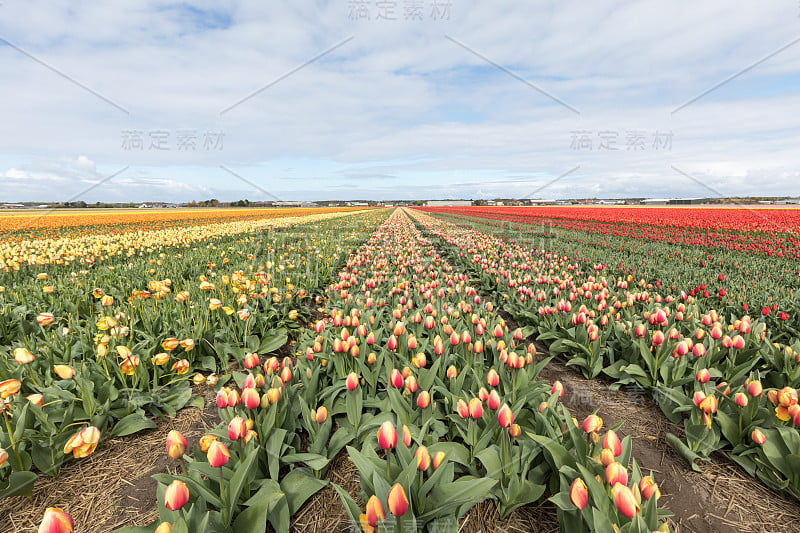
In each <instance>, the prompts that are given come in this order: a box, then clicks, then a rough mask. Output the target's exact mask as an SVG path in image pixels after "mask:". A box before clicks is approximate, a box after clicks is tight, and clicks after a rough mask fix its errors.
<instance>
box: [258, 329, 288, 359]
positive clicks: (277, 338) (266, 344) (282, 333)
mask: <svg viewBox="0 0 800 533" xmlns="http://www.w3.org/2000/svg"><path fill="white" fill-rule="evenodd" d="M288 340H289V335H288V333H287V331H286V330H285V329H283V328H279V329H277V330H275V331H274V332H273V333H272V335H270V336H268V337H264V338H263V339H262V340H261V344H260V345H259V347H258V350H257V351H258V353H259V354H265V353H270V352H274V351H275V350H277V349H278V348H280V347H281V346H283V345H284V344H286V342H287V341H288Z"/></svg>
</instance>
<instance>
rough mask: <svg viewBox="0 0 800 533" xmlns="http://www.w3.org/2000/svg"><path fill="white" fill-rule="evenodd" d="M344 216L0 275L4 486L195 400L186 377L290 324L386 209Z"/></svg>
mask: <svg viewBox="0 0 800 533" xmlns="http://www.w3.org/2000/svg"><path fill="white" fill-rule="evenodd" d="M339 216H341V215H339V214H327V215H324V214H323V215H313V216H310V217H300V218H292V217H288V218H286V219H284V220H283V221H281V222H280V223H277V222H273V223H272V224H274V226H273V227H272V229H271V230H270V231H268V232H255V233H247V234H244V235H242V234H238V233H237V234H235V235H231V234H230V227H229V226H228V224H229V223H224V224H223V225H221V226H220V227H219V228H217V229H218V230H219V231H218V232H216V233H215V232H211V233H209V234H208V235H206V234H205V233H203V235H205V236H206V237H207V238H206V239H205V240H203V241H201V242H195V243H193V244H191V246H189V247H184V246H183V245H180V246H177V247H174V246H173V247H169V246H168V244H170V243H169V242H167V243H163V246H162V247H160V248H157V249H152V250H150V251H149V253H146V254H145V253H144V252H142V256H141V257H139V252H137V254H136V257H133V256H130V257H116V258H108V259H107V260H106V261H104V262H103V263H102V264H100V263H97V264H94V265H91V264H87V263H84V267H85V268H84V269H83V270H81V271H79V272H74V271H73V270H72V268H73V267H72V266H70V265H67V264H64V265H57V264H51V265H46V266H42V267H38V268H39V270H38V274H35V275H25V276H21V275H20V273H19V272H16V273H15V272H12V273H7V274H5V275H4V276H5V277H4V278H3V282H4V283H6V285H4V286H3V290H2V291H1V292H0V343H2V345H0V401H1V402H2V408H1V409H0V411H1V414H2V417H3V428H2V431H0V498H2V497H8V496H14V495H18V494H31V491H32V490H33V485H34V482H35V480H36V478H37V473H36V472H34V471H33V469H34V467H35V468H36V469H38V471H39V472H41V473H45V474H49V475H52V476H57V475H58V473H59V471H60V467H61V465H62V463H63V462H64V461H65V460H66V459H67V458H68V456H67V454H71V455H72V456H73V457H74V458H82V457H86V456H87V455H89V454H90V453H92V452H93V451H94V449H95V447H96V446H97V445H98V443H99V442H100V441H101V440H102V439H103V438H109V437H115V436H123V435H129V434H132V433H136V432H137V431H140V430H142V429H146V428H152V427H155V422H154V421H153V417H161V418H169V417H172V416H174V415H175V413H176V411H177V410H178V409H180V408H182V407H184V406H186V405H198V406H202V399H201V398H196V399H192V397H191V396H192V392H191V386H190V385H191V381H192V380H194V382H195V383H199V382H202V381H203V380H205V379H208V381H209V383H210V384H214V383H216V379H217V377H216V376H217V372H219V371H223V372H224V371H225V370H226V369H227V365H228V361H229V360H230V359H231V358H234V359H237V360H239V361H243V359H244V357H243V356H244V353H245V352H255V353H262V354H263V353H267V352H270V351H273V350H275V349H277V348H280V347H281V346H283V345H284V344H285V343H286V342H287V340H288V339H289V338H290V337H296V336H297V335H298V333H299V331H300V330H301V328H302V326H301V321H302V320H304V319H306V318H307V316H308V310H307V308H306V307H305V305H304V304H305V303H306V302H308V301H309V300H310V299H312V298H316V296H317V295H316V293H317V292H318V291H319V290H320V289H321V288H322V286H321V283H324V282H325V280H327V279H328V278H329V277H330V275H331V273H332V272H334V271H336V270H337V269H338V268H339V267H340V265H341V264H342V262H343V261H344V259H345V258H346V257H347V255H348V254H349V252H350V250H352V249H353V248H354V247H355V246H357V245H358V244H359V243H360V242H362V241H363V240H364V239H365V238H366V237H367V236H368V235H369V234H370V233H371V232H372V230H373V229H374V227H375V226H376V225H377V224H378V223H379V221H380V220H381V218H382V217H384V218H385V212H384V213H383V214H381V213H379V212H366V213H363V214H362V215H353V216H349V217H348V219H347V220H348V222H349V228H350V229H349V231H347V232H346V233H344V234H343V232H342V229H341V226H342V223H341V220H340V219H339V218H338V217H339ZM248 227H249V226H248ZM260 227H261V226H260V225H257V226H253V227H251V228H250V229H254V228H260ZM334 236H336V238H334ZM145 240H147V239H145ZM216 263H219V266H218V265H217V264H216ZM0 275H2V274H0ZM197 370H206V371H210V372H212V374H211V375H210V376H208V378H205V377H204V376H203V375H202V374H193V371H197Z"/></svg>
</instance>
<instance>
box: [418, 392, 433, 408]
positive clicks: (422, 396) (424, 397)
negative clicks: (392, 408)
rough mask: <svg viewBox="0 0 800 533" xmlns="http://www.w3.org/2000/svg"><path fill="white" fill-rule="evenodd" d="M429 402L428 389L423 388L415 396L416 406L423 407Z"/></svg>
mask: <svg viewBox="0 0 800 533" xmlns="http://www.w3.org/2000/svg"><path fill="white" fill-rule="evenodd" d="M430 403H431V395H430V393H429V392H428V391H426V390H424V391H421V392H420V393H419V396H417V407H419V408H420V409H425V408H426V407H428V406H429V405H430Z"/></svg>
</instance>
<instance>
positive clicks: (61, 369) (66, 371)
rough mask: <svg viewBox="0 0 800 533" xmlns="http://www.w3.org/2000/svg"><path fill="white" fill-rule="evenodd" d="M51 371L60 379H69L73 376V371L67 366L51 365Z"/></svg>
mask: <svg viewBox="0 0 800 533" xmlns="http://www.w3.org/2000/svg"><path fill="white" fill-rule="evenodd" d="M53 370H54V371H55V373H56V375H57V376H58V377H60V378H61V379H71V378H72V376H74V375H75V370H74V369H73V368H72V367H71V366H67V365H53Z"/></svg>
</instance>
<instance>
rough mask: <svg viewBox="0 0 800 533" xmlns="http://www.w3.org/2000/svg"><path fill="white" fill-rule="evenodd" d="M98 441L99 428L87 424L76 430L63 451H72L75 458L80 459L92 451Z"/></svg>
mask: <svg viewBox="0 0 800 533" xmlns="http://www.w3.org/2000/svg"><path fill="white" fill-rule="evenodd" d="M98 442H100V430H99V429H97V428H96V427H94V426H89V427H86V428H83V429H82V430H80V431H79V432H77V433H76V434H75V435H73V436H72V437H71V438H70V439H69V440H68V441H67V444H66V445H65V446H64V453H70V452H72V455H73V456H74V457H75V458H76V459H82V458H84V457H87V456H89V455H91V454H92V452H94V450H95V448H97V443H98Z"/></svg>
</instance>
